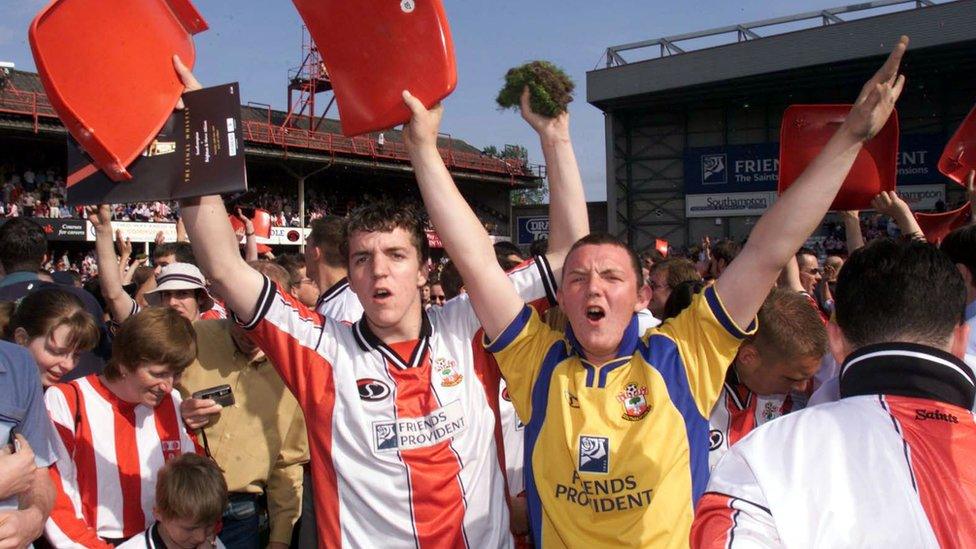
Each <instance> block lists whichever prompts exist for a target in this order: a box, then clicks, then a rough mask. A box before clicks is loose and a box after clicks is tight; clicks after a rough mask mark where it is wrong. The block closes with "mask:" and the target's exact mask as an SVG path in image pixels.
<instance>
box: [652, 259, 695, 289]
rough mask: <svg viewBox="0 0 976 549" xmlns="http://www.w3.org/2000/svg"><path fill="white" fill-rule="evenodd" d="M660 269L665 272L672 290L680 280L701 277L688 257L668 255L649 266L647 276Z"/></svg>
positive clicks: (684, 280)
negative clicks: (666, 257)
mask: <svg viewBox="0 0 976 549" xmlns="http://www.w3.org/2000/svg"><path fill="white" fill-rule="evenodd" d="M661 271H665V272H667V275H666V276H667V283H668V287H669V288H671V290H672V291H674V289H675V288H677V287H678V285H679V284H681V283H682V282H695V281H700V280H701V279H702V277H701V274H699V273H698V269H696V268H695V264H694V263H692V262H691V260H690V259H685V258H683V257H669V258H668V259H665V260H664V261H658V262H657V263H655V264H654V265H652V266H651V268H650V269H649V272H648V276H650V275H654V274H657V273H659V272H661Z"/></svg>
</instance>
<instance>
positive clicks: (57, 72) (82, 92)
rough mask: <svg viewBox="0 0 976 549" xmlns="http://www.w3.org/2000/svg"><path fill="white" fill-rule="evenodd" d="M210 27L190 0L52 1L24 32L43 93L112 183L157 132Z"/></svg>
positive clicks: (124, 177) (125, 175) (124, 175)
mask: <svg viewBox="0 0 976 549" xmlns="http://www.w3.org/2000/svg"><path fill="white" fill-rule="evenodd" d="M206 29H207V23H206V22H205V21H204V20H203V18H202V17H201V16H200V14H199V13H198V12H197V10H196V8H194V7H193V4H191V3H190V1H189V0H139V1H137V2H133V1H132V0H54V1H53V2H51V3H50V4H49V5H48V6H47V7H46V8H44V9H43V10H42V11H41V12H40V13H39V14H38V15H37V17H35V18H34V21H33V22H32V23H31V27H30V31H29V33H28V35H29V38H30V45H31V51H32V52H33V54H34V62H35V63H36V64H37V72H38V73H39V74H40V78H41V82H42V83H43V85H44V91H45V92H46V93H47V97H48V98H49V99H50V101H51V105H52V106H53V107H54V110H55V111H57V113H58V116H59V117H60V118H61V121H62V122H64V125H65V127H66V128H67V129H68V132H70V133H71V135H72V137H74V138H75V140H77V141H78V143H80V144H81V147H82V148H83V149H84V150H85V152H87V153H88V155H89V156H91V158H92V160H93V161H94V163H95V165H96V166H97V167H98V168H100V169H101V170H103V171H104V172H105V173H106V174H107V175H108V176H109V177H110V178H111V179H112V180H114V181H125V180H129V179H132V176H131V174H129V172H128V171H127V170H126V167H127V166H128V165H129V164H130V163H132V161H133V160H135V159H136V157H137V156H139V155H140V154H141V153H142V152H143V151H144V150H145V149H146V147H147V146H148V145H149V143H150V142H151V141H152V139H153V138H154V137H155V136H156V134H158V133H159V130H160V129H161V128H162V127H163V124H164V123H165V122H166V120H167V118H169V116H170V114H171V113H172V112H173V108H174V107H175V106H176V102H177V101H178V100H179V98H180V95H181V94H182V93H183V84H182V82H180V79H179V76H177V74H176V71H175V70H173V54H177V55H179V56H180V58H181V59H182V60H183V62H184V63H185V64H186V65H187V66H188V67H192V66H193V63H194V60H195V58H196V55H195V53H194V49H193V42H192V40H191V38H190V36H191V35H193V34H196V33H198V32H202V31H204V30H206Z"/></svg>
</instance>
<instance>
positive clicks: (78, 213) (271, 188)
mask: <svg viewBox="0 0 976 549" xmlns="http://www.w3.org/2000/svg"><path fill="white" fill-rule="evenodd" d="M291 187H292V188H291V189H289V188H288V186H286V185H278V184H275V183H273V182H268V183H266V184H263V185H261V186H260V188H259V189H257V190H254V191H250V192H247V193H243V194H241V195H238V196H233V197H230V200H231V201H232V202H233V204H234V205H236V206H241V207H246V208H249V209H253V208H260V209H262V210H265V211H267V212H269V213H271V226H272V227H307V226H308V225H309V224H310V223H311V222H312V221H314V220H316V219H319V218H322V217H325V216H328V215H338V216H344V215H346V214H348V213H349V212H350V211H352V210H354V209H355V208H356V207H357V206H359V205H360V204H363V203H366V202H370V201H373V200H377V199H379V198H381V197H382V196H385V195H387V194H388V193H391V192H403V193H404V194H405V195H407V196H411V195H416V190H415V189H411V188H409V187H407V186H406V185H403V186H402V188H401V189H396V188H392V189H391V188H389V187H390V186H389V185H387V186H386V188H384V189H382V190H377V191H376V192H371V193H363V192H362V191H361V189H358V188H347V187H340V186H336V187H322V188H318V187H313V188H309V189H307V190H306V196H305V199H306V204H305V220H304V223H303V222H302V219H301V216H300V212H299V204H298V193H297V190H295V189H294V185H293V184H292V185H291ZM66 195H67V188H66V185H65V181H64V176H63V174H62V173H61V171H60V170H56V169H54V168H47V169H40V168H38V167H34V166H18V165H17V164H15V163H13V162H7V163H4V164H2V165H0V218H11V217H32V218H50V219H62V218H63V219H71V218H74V219H84V217H85V210H84V207H81V206H74V207H73V206H68V203H67V200H66ZM179 211H180V209H179V204H178V203H176V202H168V201H159V200H154V201H148V202H136V203H132V204H114V205H112V219H113V220H114V221H135V222H147V223H173V222H175V221H176V220H177V219H178V218H179ZM477 213H478V215H479V216H480V217H482V218H483V219H484V223H485V226H486V227H487V228H488V229H489V231H491V232H494V231H495V230H496V229H497V226H498V221H499V217H498V216H497V215H495V214H494V213H493V212H490V211H487V210H484V209H480V210H479V211H478V212H477Z"/></svg>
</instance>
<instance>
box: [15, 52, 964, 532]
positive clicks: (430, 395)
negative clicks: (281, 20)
mask: <svg viewBox="0 0 976 549" xmlns="http://www.w3.org/2000/svg"><path fill="white" fill-rule="evenodd" d="M906 48H907V39H902V40H901V41H900V42H899V43H898V44H897V45H896V46H895V47H894V51H893V52H892V54H891V56H890V57H889V58H888V60H887V61H886V62H885V64H884V65H883V66H882V67H881V69H880V70H879V71H878V72H877V73H876V74H875V75H874V76H873V77H872V78H871V80H869V81H868V83H867V84H866V85H865V86H864V88H863V89H862V91H861V93H860V95H859V96H858V97H857V100H856V102H855V103H854V106H853V108H852V110H851V112H850V113H849V115H848V117H847V119H846V120H845V121H844V123H843V124H841V125H840V126H839V127H838V129H837V131H836V133H835V135H834V136H833V138H832V139H831V140H830V141H829V142H828V143H827V144H826V145H825V147H824V149H823V150H822V151H821V152H820V154H819V156H818V157H817V158H816V159H815V160H814V161H813V162H812V163H811V164H810V166H809V167H808V168H807V170H806V171H805V172H804V173H803V175H801V176H800V177H799V178H798V179H797V180H796V182H795V183H794V184H793V185H792V186H791V187H790V189H789V190H788V191H787V192H785V193H784V194H783V195H782V197H780V199H779V200H777V201H776V202H775V204H774V205H773V206H772V207H771V208H770V209H769V211H767V212H766V214H764V215H763V217H762V218H761V219H760V220H759V222H758V223H757V224H756V225H755V227H754V229H753V230H752V233H751V234H750V236H749V239H748V241H747V242H745V243H744V244H740V243H736V242H732V241H727V240H723V241H718V242H710V241H707V240H706V241H703V242H702V243H701V245H700V246H698V247H696V248H695V249H693V250H690V251H689V253H688V255H687V256H680V255H674V254H665V253H664V252H663V251H662V250H653V251H642V250H633V249H631V248H629V247H628V246H627V244H626V243H624V242H621V241H620V240H618V239H617V238H615V237H613V236H611V235H608V234H603V233H590V232H589V222H588V219H587V210H586V203H585V198H584V194H583V186H582V181H581V179H580V175H579V168H578V166H577V164H576V159H575V155H574V152H573V147H572V143H571V141H570V137H569V136H570V133H569V116H568V114H566V113H563V114H561V115H558V116H556V117H554V118H549V117H545V116H541V115H539V114H536V113H535V112H533V111H532V109H531V107H530V103H529V99H528V97H529V95H528V94H529V92H528V90H526V91H525V93H524V94H523V97H522V105H521V113H522V117H523V119H524V120H525V121H526V122H527V123H528V124H529V125H530V126H531V127H532V128H533V130H535V132H536V133H537V134H538V136H539V139H540V144H541V148H542V150H543V151H544V155H545V159H546V163H547V165H548V167H549V172H548V173H549V185H550V197H551V199H550V204H549V218H550V235H549V238H548V240H546V241H540V242H537V243H536V244H535V245H533V247H532V250H524V249H522V248H519V247H518V246H515V245H512V244H510V243H499V244H495V245H492V244H491V241H490V239H489V238H488V233H487V232H486V230H485V227H484V225H483V223H482V221H481V220H479V218H478V216H477V215H476V214H475V212H474V211H473V210H472V209H471V207H470V206H469V205H468V204H467V203H466V201H465V199H464V198H463V196H462V195H461V193H460V192H459V191H458V189H457V187H456V186H455V184H454V181H453V180H452V178H451V175H450V172H448V170H447V169H446V168H445V166H444V164H443V160H442V159H441V156H440V155H439V153H438V151H437V136H438V133H439V126H440V121H441V117H442V114H443V110H442V108H441V107H439V106H437V107H434V108H432V109H427V108H425V106H424V105H423V104H422V103H421V102H420V101H419V100H418V99H416V98H415V97H413V96H412V95H410V94H409V92H404V101H405V103H406V105H407V106H408V108H409V109H410V111H411V114H412V116H411V120H410V122H409V123H408V124H407V125H406V126H405V128H404V132H403V136H404V142H405V145H406V147H407V150H408V152H409V155H410V161H411V163H412V166H413V168H414V172H415V174H416V178H417V184H418V188H419V193H420V197H419V202H418V203H413V202H412V201H409V200H403V199H402V197H399V196H398V197H386V198H380V199H377V200H370V201H367V202H365V203H363V204H361V205H357V206H356V207H350V209H349V211H347V212H342V213H343V214H344V215H341V216H340V215H331V214H334V213H337V212H330V215H323V216H321V217H318V218H316V219H314V220H313V221H312V222H311V232H310V234H309V236H308V239H307V242H306V247H305V251H304V254H303V255H301V256H299V255H283V256H280V257H277V258H275V259H274V260H269V259H261V258H259V257H258V254H257V244H256V237H255V233H254V226H253V224H252V223H251V222H250V221H249V220H248V219H247V218H246V217H244V216H240V218H241V223H242V224H243V225H244V236H245V240H244V243H243V249H242V246H241V243H240V239H239V237H238V235H237V234H236V233H235V232H234V230H233V228H232V226H231V223H230V220H229V218H228V214H229V213H232V212H228V210H227V206H226V204H225V201H224V199H223V198H221V197H219V196H207V197H202V198H197V199H189V200H186V201H184V202H183V203H182V204H181V205H180V212H181V216H182V221H183V223H184V224H185V231H186V232H185V235H184V234H182V233H181V234H180V236H179V237H178V239H177V241H175V242H163V243H160V244H159V245H157V246H156V247H155V249H154V250H153V257H152V258H147V259H146V261H142V262H140V263H138V264H136V263H132V262H130V261H129V259H128V258H127V257H126V249H125V242H124V240H123V239H117V235H116V234H115V232H114V231H113V226H112V222H113V217H114V216H113V207H111V206H100V207H93V208H89V209H87V210H86V212H85V215H86V216H87V218H88V220H89V221H90V222H91V224H92V226H93V227H94V230H95V238H96V252H95V259H94V261H95V263H96V264H97V273H98V274H97V276H94V277H92V279H91V280H89V281H88V283H87V284H85V282H84V281H83V280H82V279H81V277H80V276H79V277H69V278H70V279H66V278H64V277H59V278H60V279H55V277H54V275H57V274H58V273H54V275H51V274H50V273H45V272H44V271H45V269H44V268H43V266H44V265H45V264H46V263H45V262H47V261H49V258H48V255H49V248H48V246H47V243H46V240H45V236H44V232H43V230H41V228H40V227H39V226H38V225H37V224H36V223H34V222H32V221H30V220H29V219H26V218H23V217H20V218H16V219H11V220H8V221H7V223H5V224H4V225H3V226H0V264H2V267H3V269H4V272H5V276H4V277H3V279H0V302H3V304H2V305H0V335H2V338H3V340H4V341H2V342H0V378H4V380H5V381H4V382H3V383H0V428H2V429H3V431H2V432H0V437H4V438H5V440H9V444H8V445H7V446H6V447H4V448H3V449H2V450H0V544H2V545H3V546H9V547H23V546H26V545H28V544H31V543H33V544H34V546H35V547H47V546H52V547H95V548H100V547H112V546H119V547H126V548H134V547H135V548H138V547H159V548H162V547H166V548H177V547H178V548H185V549H192V548H205V547H207V548H209V547H230V548H237V547H240V548H251V547H271V548H275V549H281V548H286V547H341V546H350V547H375V546H383V547H442V546H444V547H446V546H452V547H470V546H477V547H512V546H513V545H515V546H518V547H532V546H537V547H576V546H594V547H597V546H600V547H603V546H634V547H685V546H692V547H696V548H697V547H706V548H712V547H716V548H717V547H733V548H735V547H779V546H789V547H806V546H826V547H837V546H857V547H862V546H863V547H881V546H885V547H887V546H907V547H939V546H941V547H967V546H971V545H973V544H976V494H974V493H973V491H972V487H973V486H974V485H976V472H974V469H973V468H972V467H971V466H970V463H971V461H972V460H973V459H974V458H976V448H974V446H973V444H972V441H973V440H974V437H976V422H974V417H973V414H972V412H971V410H972V409H973V408H974V404H976V374H974V372H973V369H972V368H973V366H976V354H974V352H976V348H974V338H973V337H972V334H971V332H970V326H971V325H972V324H974V323H976V320H974V319H976V282H974V281H976V276H974V275H976V224H970V225H969V226H966V227H963V228H959V229H956V230H955V231H953V232H951V233H949V234H948V235H947V236H946V237H945V238H944V239H943V240H942V242H941V246H936V245H935V244H932V243H928V242H926V241H925V235H924V234H923V233H922V231H921V228H920V227H919V226H918V224H917V223H916V222H915V219H914V217H913V216H912V215H911V212H910V210H909V209H908V206H907V205H906V204H905V203H904V202H902V201H901V200H900V199H898V197H897V195H894V194H893V193H882V194H881V195H879V196H878V197H877V198H875V204H874V206H875V209H876V210H877V211H878V212H880V213H879V215H883V216H886V217H887V218H890V219H892V222H893V223H894V225H895V226H897V229H898V234H897V235H896V237H895V238H891V237H888V236H879V237H878V238H875V239H871V238H870V237H869V235H868V234H866V233H867V231H865V230H864V228H863V227H862V225H861V223H860V221H859V217H858V215H857V214H856V213H845V214H844V231H843V235H841V234H839V233H838V234H836V235H833V238H835V239H837V240H840V239H841V238H842V239H843V243H844V253H840V251H841V250H840V248H839V247H838V248H836V249H835V250H834V251H836V252H837V253H836V254H833V255H830V256H829V257H828V258H827V260H826V261H822V257H821V256H820V254H818V253H817V251H816V250H811V249H809V248H805V247H803V245H804V243H805V242H806V241H807V239H808V238H809V236H810V235H811V233H812V232H813V231H815V230H816V228H817V227H818V226H819V225H820V223H821V222H822V220H823V218H824V216H825V215H826V214H827V211H828V209H829V207H830V204H831V202H832V201H833V199H834V197H835V195H837V193H838V192H840V190H841V186H842V183H843V181H844V179H845V177H846V175H847V173H848V171H849V170H850V168H851V166H852V164H853V162H854V159H855V157H856V156H857V153H858V151H859V150H860V149H861V147H862V145H863V143H864V142H865V141H866V140H868V139H870V138H871V137H872V136H873V135H875V133H876V132H877V131H878V130H879V129H880V128H881V127H882V126H883V125H884V124H885V122H886V121H887V119H888V116H889V115H890V113H891V112H892V109H893V107H894V104H895V101H896V100H897V99H898V97H899V95H900V94H901V92H902V89H903V87H904V77H903V76H900V75H899V74H898V72H899V66H900V61H901V58H902V56H903V54H904V52H905V50H906ZM175 66H176V69H177V72H178V73H179V74H180V76H181V78H182V79H183V82H184V83H185V84H186V86H187V88H188V89H196V88H198V87H199V83H198V82H197V81H196V79H195V78H194V77H193V75H192V74H190V73H189V71H188V70H187V69H186V68H185V67H184V66H183V65H182V64H181V63H179V61H178V60H177V61H176V62H175ZM970 178H972V175H970ZM970 186H972V183H971V182H970ZM391 198H392V199H391ZM350 206H352V205H350ZM422 212H423V213H422ZM428 223H432V224H433V225H434V226H436V227H437V229H438V233H439V235H440V239H441V241H442V242H443V245H444V248H445V250H446V252H447V256H448V257H449V260H448V261H446V262H445V263H444V264H438V265H433V264H431V262H430V249H429V242H428V238H427V234H426V230H427V228H428ZM130 251H131V250H130ZM638 252H643V253H638ZM48 276H50V278H52V280H47V277H48ZM966 360H970V361H971V362H969V363H967V362H966ZM828 484H829V488H827V487H825V485H828Z"/></svg>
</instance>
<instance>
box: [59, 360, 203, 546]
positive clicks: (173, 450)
mask: <svg viewBox="0 0 976 549" xmlns="http://www.w3.org/2000/svg"><path fill="white" fill-rule="evenodd" d="M44 401H45V403H46V405H47V410H48V413H49V414H50V416H51V421H52V422H53V423H54V426H55V428H56V429H57V432H58V436H57V437H55V441H54V448H55V451H56V452H57V455H58V461H57V463H56V464H55V465H53V466H51V468H50V472H51V478H52V480H53V481H54V486H55V489H56V490H57V498H56V500H55V504H54V510H53V511H52V512H51V518H49V519H48V521H47V523H46V524H45V527H44V533H45V535H46V536H47V539H48V541H50V542H51V544H52V545H54V546H55V547H59V548H70V547H111V545H109V544H107V543H106V542H104V541H103V540H104V539H119V538H128V537H131V536H134V535H136V534H138V533H140V532H142V531H143V530H145V529H146V528H147V527H149V526H150V525H151V524H152V523H153V513H152V509H153V505H154V504H155V496H156V473H157V472H158V471H159V469H160V468H161V467H162V466H163V464H164V463H166V461H168V460H170V459H172V458H175V457H177V456H179V455H180V454H184V453H190V452H198V453H199V448H198V447H197V445H196V443H195V442H194V441H193V440H192V439H191V438H190V436H189V435H188V434H187V432H186V429H185V428H184V426H183V422H182V420H181V419H180V412H179V408H180V395H179V393H177V392H176V391H173V392H171V393H170V394H169V395H167V396H166V397H164V398H163V400H162V402H160V403H159V404H158V405H157V406H156V407H155V408H150V407H149V406H146V405H142V404H131V403H128V402H124V401H122V400H120V399H119V398H118V397H117V396H115V395H114V394H113V393H112V392H111V391H109V390H108V388H106V387H105V385H103V384H102V381H101V379H99V377H98V376H94V375H92V376H88V377H84V378H82V379H79V380H76V381H72V382H71V383H66V384H61V385H55V386H54V387H51V388H50V389H49V390H48V391H47V393H45V395H44Z"/></svg>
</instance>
